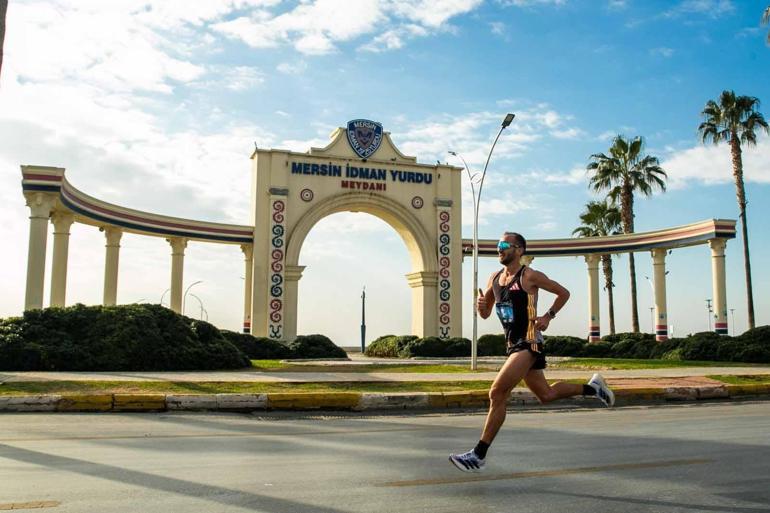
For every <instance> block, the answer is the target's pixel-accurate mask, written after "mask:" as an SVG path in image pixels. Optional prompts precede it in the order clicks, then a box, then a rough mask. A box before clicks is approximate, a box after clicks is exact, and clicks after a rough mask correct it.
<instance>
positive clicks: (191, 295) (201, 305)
mask: <svg viewBox="0 0 770 513" xmlns="http://www.w3.org/2000/svg"><path fill="white" fill-rule="evenodd" d="M190 297H194V298H195V299H197V300H198V304H199V305H200V307H201V315H200V319H201V320H203V313H204V312H206V309H205V308H203V301H201V298H199V297H198V296H196V295H195V294H193V293H192V292H190ZM208 320H209V313H208V312H206V322H208Z"/></svg>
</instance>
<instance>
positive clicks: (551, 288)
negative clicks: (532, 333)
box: [530, 271, 569, 331]
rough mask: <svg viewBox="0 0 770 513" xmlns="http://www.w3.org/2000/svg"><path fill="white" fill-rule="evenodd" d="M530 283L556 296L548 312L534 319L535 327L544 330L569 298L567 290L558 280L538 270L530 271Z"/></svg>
mask: <svg viewBox="0 0 770 513" xmlns="http://www.w3.org/2000/svg"><path fill="white" fill-rule="evenodd" d="M530 284H531V285H534V286H535V287H537V288H539V289H543V290H545V291H547V292H550V293H551V294H554V295H555V296H556V299H555V300H554V302H553V305H552V306H551V308H550V309H549V310H548V312H547V313H546V314H545V315H542V316H540V317H538V318H537V319H535V328H536V329H538V330H540V331H545V330H547V329H548V325H549V324H550V322H551V319H553V318H554V317H555V316H556V313H557V312H558V311H559V310H561V309H562V307H563V306H564V304H565V303H566V302H567V300H568V299H569V290H567V289H565V288H564V287H563V286H562V285H561V284H559V283H558V282H555V281H553V280H552V279H550V278H548V276H546V275H545V274H543V273H541V272H540V271H532V272H531V273H530Z"/></svg>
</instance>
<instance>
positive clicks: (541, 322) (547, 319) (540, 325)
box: [535, 314, 551, 331]
mask: <svg viewBox="0 0 770 513" xmlns="http://www.w3.org/2000/svg"><path fill="white" fill-rule="evenodd" d="M549 324H551V316H550V315H547V314H546V315H541V316H540V317H538V318H537V319H535V329H536V330H538V331H545V330H547V329H548V325H549Z"/></svg>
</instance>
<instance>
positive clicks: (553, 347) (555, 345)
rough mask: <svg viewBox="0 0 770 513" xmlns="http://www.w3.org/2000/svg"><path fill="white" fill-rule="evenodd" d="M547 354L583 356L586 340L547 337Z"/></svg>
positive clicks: (559, 336)
mask: <svg viewBox="0 0 770 513" xmlns="http://www.w3.org/2000/svg"><path fill="white" fill-rule="evenodd" d="M544 338H545V353H546V354H550V355H553V356H581V355H582V354H583V347H584V346H585V345H586V340H585V339H582V338H578V337H570V336H568V335H554V336H546V337H544Z"/></svg>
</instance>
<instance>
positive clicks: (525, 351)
mask: <svg viewBox="0 0 770 513" xmlns="http://www.w3.org/2000/svg"><path fill="white" fill-rule="evenodd" d="M526 250H527V241H526V240H525V239H524V237H522V236H521V235H519V234H518V233H513V232H505V233H504V234H503V236H502V237H501V239H500V242H498V243H497V253H498V255H499V258H500V263H501V264H502V265H503V268H502V269H501V270H499V271H498V272H496V273H494V274H492V276H490V278H489V284H488V285H487V290H486V292H484V291H482V290H481V289H479V293H480V294H479V298H478V302H477V304H476V308H477V309H478V312H479V315H480V316H481V317H482V318H484V319H486V318H487V317H489V315H490V314H491V313H492V309H493V308H494V309H495V310H496V312H497V316H498V317H499V319H500V322H501V323H502V325H503V331H504V333H505V340H506V353H507V354H508V360H506V362H505V364H503V367H502V368H501V369H500V372H498V374H497V377H496V378H495V381H494V382H493V383H492V387H491V388H490V390H489V401H490V402H489V413H488V414H487V419H486V422H485V423H484V430H483V431H482V433H481V439H480V440H479V443H478V444H476V447H474V448H473V449H471V450H470V451H468V452H466V453H463V454H452V455H450V456H449V461H451V462H452V463H453V464H454V465H455V466H456V467H457V468H458V469H460V470H462V471H463V472H478V471H480V470H481V469H483V468H484V465H485V464H486V456H487V450H488V449H489V446H490V444H491V443H492V441H493V440H494V439H495V436H496V435H497V432H498V430H499V429H500V426H502V425H503V422H504V421H505V414H506V411H505V409H506V403H507V401H508V397H509V396H510V394H511V391H512V390H513V388H514V387H515V386H516V385H517V384H518V383H519V381H521V380H522V379H524V382H525V383H526V385H527V387H528V388H529V389H530V390H531V391H532V392H533V393H534V394H535V395H536V396H537V398H538V399H539V400H540V402H541V403H549V402H551V401H555V400H557V399H562V398H565V397H572V396H576V395H586V396H595V397H597V398H598V399H599V400H601V401H602V402H603V403H604V404H605V405H606V406H607V407H612V405H613V404H614V403H615V395H614V394H613V393H612V390H610V389H609V388H608V387H607V384H606V383H605V382H604V379H603V378H602V377H601V376H600V375H599V374H594V375H593V377H592V378H591V379H590V380H589V382H588V384H586V385H576V384H572V383H563V382H559V383H555V384H553V385H549V384H548V382H547V381H546V379H545V375H544V374H543V369H545V352H544V350H543V335H542V333H541V332H543V331H545V330H547V329H548V325H549V324H550V323H551V320H552V319H554V318H555V317H556V314H557V313H558V312H559V310H561V309H562V307H563V306H564V304H565V303H566V302H567V300H568V299H569V291H568V290H567V289H565V288H564V287H563V286H561V285H560V284H558V283H557V282H555V281H553V280H551V279H549V278H548V277H547V276H546V275H545V274H543V273H541V272H540V271H535V270H534V269H530V268H529V267H526V266H524V265H521V263H520V260H521V257H522V256H523V255H524V254H525V253H526ZM540 289H543V290H545V291H547V292H550V293H552V294H554V295H556V300H555V301H554V302H553V305H552V306H551V308H550V309H548V311H547V312H546V313H545V314H544V315H541V316H540V317H538V316H537V297H538V291H539V290H540Z"/></svg>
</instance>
